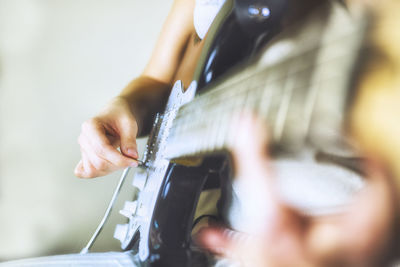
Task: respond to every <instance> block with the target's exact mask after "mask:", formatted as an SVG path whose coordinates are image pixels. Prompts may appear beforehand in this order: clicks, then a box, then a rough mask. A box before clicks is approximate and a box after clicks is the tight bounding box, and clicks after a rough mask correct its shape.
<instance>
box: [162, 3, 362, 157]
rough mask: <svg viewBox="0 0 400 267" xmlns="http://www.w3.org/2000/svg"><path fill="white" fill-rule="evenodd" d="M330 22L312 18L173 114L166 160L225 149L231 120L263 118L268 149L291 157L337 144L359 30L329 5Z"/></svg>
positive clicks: (358, 25)
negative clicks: (246, 115)
mask: <svg viewBox="0 0 400 267" xmlns="http://www.w3.org/2000/svg"><path fill="white" fill-rule="evenodd" d="M324 8H332V9H333V10H331V11H330V12H329V14H330V17H329V18H328V19H327V18H326V16H325V15H326V13H327V12H321V10H316V12H315V13H313V14H312V15H310V16H309V17H308V18H307V19H306V20H305V21H304V23H303V24H302V25H297V27H293V28H291V29H290V30H288V31H286V32H284V33H283V34H281V35H280V38H279V39H277V40H276V41H275V42H273V43H272V44H271V45H270V46H268V48H266V50H265V51H264V52H263V53H262V55H261V56H260V57H259V59H258V60H257V61H256V62H253V63H252V64H250V65H248V66H246V67H243V66H240V67H238V68H237V69H236V71H234V72H233V73H231V74H230V75H228V77H227V78H226V79H224V80H223V81H222V82H217V84H216V85H214V86H212V87H210V88H208V89H207V90H205V93H203V94H201V95H199V96H197V97H196V98H195V99H194V100H193V101H192V102H190V103H188V104H186V105H184V106H182V107H181V109H180V110H179V111H178V114H177V116H176V119H175V121H174V123H173V125H172V128H171V130H170V135H169V139H168V148H167V152H166V156H167V157H168V158H180V157H188V156H196V155H200V154H206V153H212V152H218V151H222V150H226V149H229V148H230V146H231V144H232V142H234V140H235V131H232V129H231V124H232V120H233V119H234V117H235V116H237V115H239V114H240V113H242V112H244V111H251V112H254V113H256V114H258V115H259V116H260V117H262V118H264V119H265V120H266V122H267V124H268V125H269V127H270V129H271V140H270V141H271V142H272V143H273V144H277V145H279V146H284V147H290V148H291V149H296V148H299V147H301V146H302V145H304V144H305V143H306V142H308V143H311V144H313V145H316V146H318V145H319V144H320V143H325V144H326V143H329V142H334V141H332V140H330V141H329V140H328V139H332V136H340V135H341V128H342V125H343V120H344V110H345V108H346V101H347V97H348V95H349V91H350V90H349V88H350V81H351V79H352V74H353V73H354V69H355V66H356V63H357V59H358V57H359V54H360V48H361V46H362V44H363V39H364V33H365V31H366V23H365V19H363V18H357V19H355V18H351V17H349V14H348V13H347V12H346V11H345V10H344V9H343V7H339V6H337V5H336V4H332V3H330V4H329V7H327V6H325V7H324Z"/></svg>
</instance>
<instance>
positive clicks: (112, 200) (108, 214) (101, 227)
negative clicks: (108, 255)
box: [80, 162, 141, 254]
mask: <svg viewBox="0 0 400 267" xmlns="http://www.w3.org/2000/svg"><path fill="white" fill-rule="evenodd" d="M139 163H141V162H139ZM130 169H131V167H128V168H126V169H125V170H124V172H123V173H122V175H121V178H119V182H118V185H117V187H116V188H115V190H114V194H113V196H112V198H111V200H110V203H109V204H108V208H107V210H106V212H105V214H104V216H103V219H102V220H101V222H100V224H99V226H97V229H96V231H95V232H94V233H93V235H92V237H91V238H90V240H89V242H88V243H87V245H86V246H85V247H84V248H83V249H82V250H81V252H80V254H86V253H88V252H89V250H90V248H91V247H92V246H93V243H94V241H96V238H97V237H98V235H99V234H100V232H101V230H103V226H104V224H105V223H106V221H107V219H108V218H109V217H110V213H111V210H112V208H113V206H114V202H115V200H116V199H117V197H118V194H119V191H120V190H121V187H122V185H123V183H124V181H125V178H126V176H128V173H129V170H130Z"/></svg>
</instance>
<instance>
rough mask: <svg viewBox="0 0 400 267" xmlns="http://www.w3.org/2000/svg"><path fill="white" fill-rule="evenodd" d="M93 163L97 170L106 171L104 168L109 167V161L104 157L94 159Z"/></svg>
mask: <svg viewBox="0 0 400 267" xmlns="http://www.w3.org/2000/svg"><path fill="white" fill-rule="evenodd" d="M92 164H93V165H94V167H95V168H96V170H98V171H104V170H106V169H107V166H108V164H107V162H106V161H104V160H102V159H97V160H94V161H93V162H92ZM92 171H94V170H92Z"/></svg>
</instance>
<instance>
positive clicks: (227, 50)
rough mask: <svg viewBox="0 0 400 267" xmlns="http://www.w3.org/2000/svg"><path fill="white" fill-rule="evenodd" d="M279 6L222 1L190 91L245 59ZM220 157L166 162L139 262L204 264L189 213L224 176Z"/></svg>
mask: <svg viewBox="0 0 400 267" xmlns="http://www.w3.org/2000/svg"><path fill="white" fill-rule="evenodd" d="M285 10H286V1H282V0H251V1H245V0H236V1H234V2H232V1H231V2H230V1H227V2H226V3H225V5H224V7H223V8H222V11H221V12H220V14H219V15H218V17H221V16H222V17H223V19H222V20H219V22H218V25H212V28H211V29H216V30H214V32H213V34H212V35H210V34H209V35H208V36H207V37H206V38H207V40H205V41H206V42H208V43H209V45H208V46H206V47H207V49H206V51H202V57H203V61H202V64H200V66H199V67H198V70H197V77H194V80H196V81H197V82H198V87H197V91H196V93H198V92H200V91H202V90H203V89H204V88H206V87H207V86H208V85H209V84H210V83H213V82H214V81H216V80H217V79H219V78H220V77H221V76H222V75H223V74H224V73H225V72H226V71H227V70H229V69H230V68H231V67H232V66H234V65H236V64H237V63H241V62H243V61H246V60H248V59H250V58H251V57H252V55H254V54H255V53H256V52H257V50H258V49H259V48H261V47H262V45H263V44H265V43H266V42H267V41H268V40H270V38H271V37H272V36H273V35H274V34H275V33H276V32H278V31H279V24H280V18H281V17H282V15H283V13H284V12H285ZM215 21H217V19H216V20H215ZM214 24H215V23H214ZM210 32H211V30H210ZM199 69H200V71H199ZM223 162H225V156H213V157H209V158H207V159H205V160H204V161H203V163H202V164H201V165H200V166H198V167H186V166H183V165H177V164H170V166H169V168H168V171H167V175H166V177H164V180H163V184H162V189H161V191H160V194H159V196H158V199H157V203H156V208H155V210H154V213H153V217H152V219H151V226H150V234H149V239H150V240H149V244H150V256H149V257H148V260H147V261H146V262H145V263H143V265H144V266H151V267H155V266H159V267H161V266H162V267H168V266H171V267H172V266H173V267H180V266H206V263H204V262H201V261H200V262H199V261H198V257H197V254H196V253H194V252H192V251H191V250H190V242H191V230H192V224H193V220H194V218H193V217H194V212H195V210H196V206H197V202H198V199H199V196H200V193H201V192H202V190H204V189H207V188H213V187H218V186H220V185H221V181H222V183H226V181H228V179H226V178H223V177H220V175H219V174H220V172H221V168H222V166H223V164H222V163H223ZM223 187H224V186H222V188H223ZM222 195H225V194H224V192H223V193H222Z"/></svg>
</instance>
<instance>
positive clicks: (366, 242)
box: [198, 116, 397, 267]
mask: <svg viewBox="0 0 400 267" xmlns="http://www.w3.org/2000/svg"><path fill="white" fill-rule="evenodd" d="M235 129H236V131H237V134H236V136H237V139H236V141H235V144H234V147H233V153H232V154H233V163H234V168H235V179H237V180H238V182H240V183H242V185H243V188H244V192H245V193H246V192H247V195H246V199H245V200H244V204H243V207H242V208H243V209H245V211H244V213H245V216H243V220H245V221H246V224H248V227H247V228H248V229H250V230H251V231H250V233H246V234H244V233H239V232H233V231H232V230H228V229H224V228H209V229H203V230H202V231H201V232H200V233H199V234H198V241H199V242H200V244H202V245H203V246H204V247H205V248H207V249H209V250H210V251H212V252H214V253H216V254H219V255H222V256H224V257H227V258H229V259H231V260H233V261H234V262H240V263H241V266H251V267H257V266H274V267H275V266H363V267H367V266H384V262H385V260H388V254H389V252H390V248H391V246H392V244H391V242H392V239H393V238H394V236H393V234H394V232H393V231H392V230H393V228H394V226H395V220H396V218H397V217H396V216H397V215H396V214H397V210H396V208H395V206H396V205H395V202H396V200H395V188H394V187H393V186H392V180H391V179H390V178H389V177H388V176H387V175H386V174H385V172H384V171H383V169H382V168H381V167H380V166H375V164H372V163H371V164H369V165H368V166H369V170H368V177H367V185H366V186H365V188H364V189H363V190H361V192H359V194H358V195H357V196H356V197H355V199H354V200H353V202H352V204H351V205H350V206H349V207H348V208H347V209H346V210H345V211H344V212H343V213H340V214H337V215H330V216H321V217H307V216H305V215H302V214H300V213H299V212H297V211H295V210H294V209H292V208H291V207H288V206H287V205H285V203H283V201H282V200H281V199H280V197H279V194H278V192H277V190H276V189H275V187H276V186H275V183H274V179H273V178H274V175H273V171H274V170H273V169H272V167H271V166H270V164H269V159H268V155H267V153H266V151H267V150H266V147H267V143H268V142H267V137H266V134H265V133H267V129H266V127H265V126H263V124H262V123H261V122H260V121H258V120H257V119H255V118H254V117H252V116H243V117H241V120H240V122H239V124H238V125H237V126H236V127H235Z"/></svg>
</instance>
